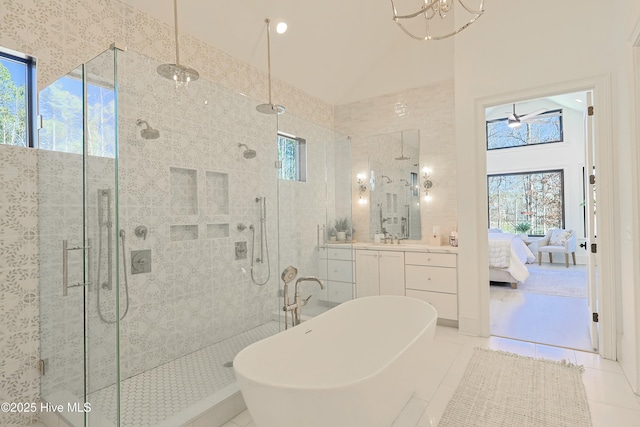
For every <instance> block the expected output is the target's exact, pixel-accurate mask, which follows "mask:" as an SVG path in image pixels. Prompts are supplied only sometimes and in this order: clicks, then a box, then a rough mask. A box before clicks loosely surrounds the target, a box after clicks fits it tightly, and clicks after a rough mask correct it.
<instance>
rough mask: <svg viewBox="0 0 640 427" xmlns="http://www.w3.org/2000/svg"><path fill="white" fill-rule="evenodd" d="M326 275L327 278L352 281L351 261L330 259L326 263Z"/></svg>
mask: <svg viewBox="0 0 640 427" xmlns="http://www.w3.org/2000/svg"><path fill="white" fill-rule="evenodd" d="M323 275H324V274H323ZM326 275H327V279H328V280H332V281H336V282H349V283H351V282H353V262H352V261H336V260H332V259H331V260H329V262H328V263H327V273H326Z"/></svg>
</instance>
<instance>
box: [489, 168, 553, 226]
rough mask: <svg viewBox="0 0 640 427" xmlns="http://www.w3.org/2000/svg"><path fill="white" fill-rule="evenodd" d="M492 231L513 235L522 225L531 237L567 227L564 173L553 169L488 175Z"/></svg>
mask: <svg viewBox="0 0 640 427" xmlns="http://www.w3.org/2000/svg"><path fill="white" fill-rule="evenodd" d="M487 187H488V188H487V190H488V195H489V228H500V229H502V230H503V231H506V232H510V233H513V232H515V231H514V230H515V227H516V225H518V224H521V223H528V224H530V225H531V230H530V231H529V235H532V236H544V234H545V233H546V232H547V230H549V229H550V228H564V172H563V171H562V170H550V171H541V172H521V173H512V174H501V175H488V176H487Z"/></svg>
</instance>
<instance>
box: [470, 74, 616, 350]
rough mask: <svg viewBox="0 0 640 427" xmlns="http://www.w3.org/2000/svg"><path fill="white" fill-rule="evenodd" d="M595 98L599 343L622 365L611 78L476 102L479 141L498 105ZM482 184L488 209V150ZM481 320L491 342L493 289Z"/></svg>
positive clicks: (481, 163)
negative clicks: (569, 96)
mask: <svg viewBox="0 0 640 427" xmlns="http://www.w3.org/2000/svg"><path fill="white" fill-rule="evenodd" d="M588 91H591V92H593V97H594V111H595V116H594V128H595V131H594V140H595V145H596V149H595V157H596V158H595V161H596V164H597V165H598V178H599V179H598V190H596V191H597V194H598V218H599V221H598V234H599V236H598V252H599V255H600V257H599V261H600V263H601V265H599V266H598V277H599V281H598V283H599V285H601V284H606V285H605V286H598V292H597V294H598V306H599V338H600V348H599V349H598V352H599V354H600V355H601V356H602V357H604V358H607V359H612V360H616V335H617V334H616V321H615V312H616V311H615V306H616V298H615V297H616V289H615V284H616V283H617V280H616V275H617V274H616V272H617V271H618V270H619V269H617V268H616V263H617V261H616V260H617V259H619V257H617V256H616V251H617V248H616V246H615V245H614V242H615V238H614V237H615V236H616V232H615V231H616V227H617V226H616V222H615V218H616V208H615V206H614V196H615V194H616V193H615V181H614V168H613V152H614V146H613V138H612V122H611V120H612V118H611V77H610V76H609V75H600V76H595V77H591V78H586V79H582V80H576V81H571V82H564V83H558V84H554V85H549V86H544V87H539V88H532V89H526V90H522V91H518V92H509V93H504V94H500V95H495V96H491V97H487V98H481V99H477V100H476V101H475V125H476V126H475V135H476V138H475V139H476V141H484V139H485V131H486V129H485V109H486V108H487V107H492V106H496V105H501V104H506V103H512V102H518V101H524V100H530V99H536V98H545V97H548V96H552V95H556V94H559V93H571V92H588ZM476 171H477V179H476V180H475V181H476V183H475V185H476V194H477V195H478V198H479V199H480V200H483V202H482V203H484V204H486V200H487V188H486V178H485V177H486V175H487V154H486V150H484V149H482V150H478V154H477V156H476ZM478 215H483V216H485V218H484V222H482V219H481V220H480V222H479V223H480V224H486V223H487V222H486V216H487V215H488V214H487V212H486V209H485V210H484V212H478ZM477 233H478V234H477V235H476V239H477V241H479V242H482V241H484V240H486V236H484V234H485V233H486V227H478V228H477ZM477 255H478V258H479V259H488V248H486V247H479V248H478V254H477ZM481 265H482V266H483V267H481V268H484V269H486V271H485V272H484V275H483V276H484V277H488V275H489V267H488V264H485V263H482V264H481ZM478 303H479V305H480V306H479V307H478V308H479V317H480V319H479V320H480V325H481V330H482V331H483V332H485V334H484V335H486V336H488V335H489V331H490V311H489V304H490V298H489V286H480V289H479V299H478Z"/></svg>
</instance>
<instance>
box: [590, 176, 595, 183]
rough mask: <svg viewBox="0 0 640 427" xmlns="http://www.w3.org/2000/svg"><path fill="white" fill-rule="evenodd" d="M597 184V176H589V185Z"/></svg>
mask: <svg viewBox="0 0 640 427" xmlns="http://www.w3.org/2000/svg"><path fill="white" fill-rule="evenodd" d="M595 183H596V176H595V175H589V184H591V185H593V184H595Z"/></svg>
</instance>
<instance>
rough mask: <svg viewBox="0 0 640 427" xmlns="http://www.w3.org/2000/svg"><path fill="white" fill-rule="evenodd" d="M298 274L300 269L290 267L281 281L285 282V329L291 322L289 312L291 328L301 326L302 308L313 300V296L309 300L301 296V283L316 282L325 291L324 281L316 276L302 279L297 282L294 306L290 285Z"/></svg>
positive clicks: (284, 271)
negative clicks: (291, 299)
mask: <svg viewBox="0 0 640 427" xmlns="http://www.w3.org/2000/svg"><path fill="white" fill-rule="evenodd" d="M297 274H298V269H297V268H295V267H294V266H292V265H290V266H289V267H287V268H285V269H284V270H283V271H282V275H281V279H282V281H283V282H284V286H283V291H282V292H283V295H282V297H283V300H284V304H283V306H282V311H284V328H285V329H288V328H289V321H288V315H289V312H291V326H292V327H293V326H296V325H299V324H300V322H301V318H302V307H304V306H305V305H307V303H308V302H309V300H310V299H311V295H309V296H308V297H307V298H304V299H303V298H302V297H301V296H300V283H302V282H316V283H318V284H319V285H320V289H324V284H323V283H322V280H320V279H318V278H317V277H314V276H307V277H300V278H299V279H298V280H296V286H295V292H294V301H293V304H291V302H290V300H289V283H291V282H292V281H293V279H295V278H296V275H297Z"/></svg>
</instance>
